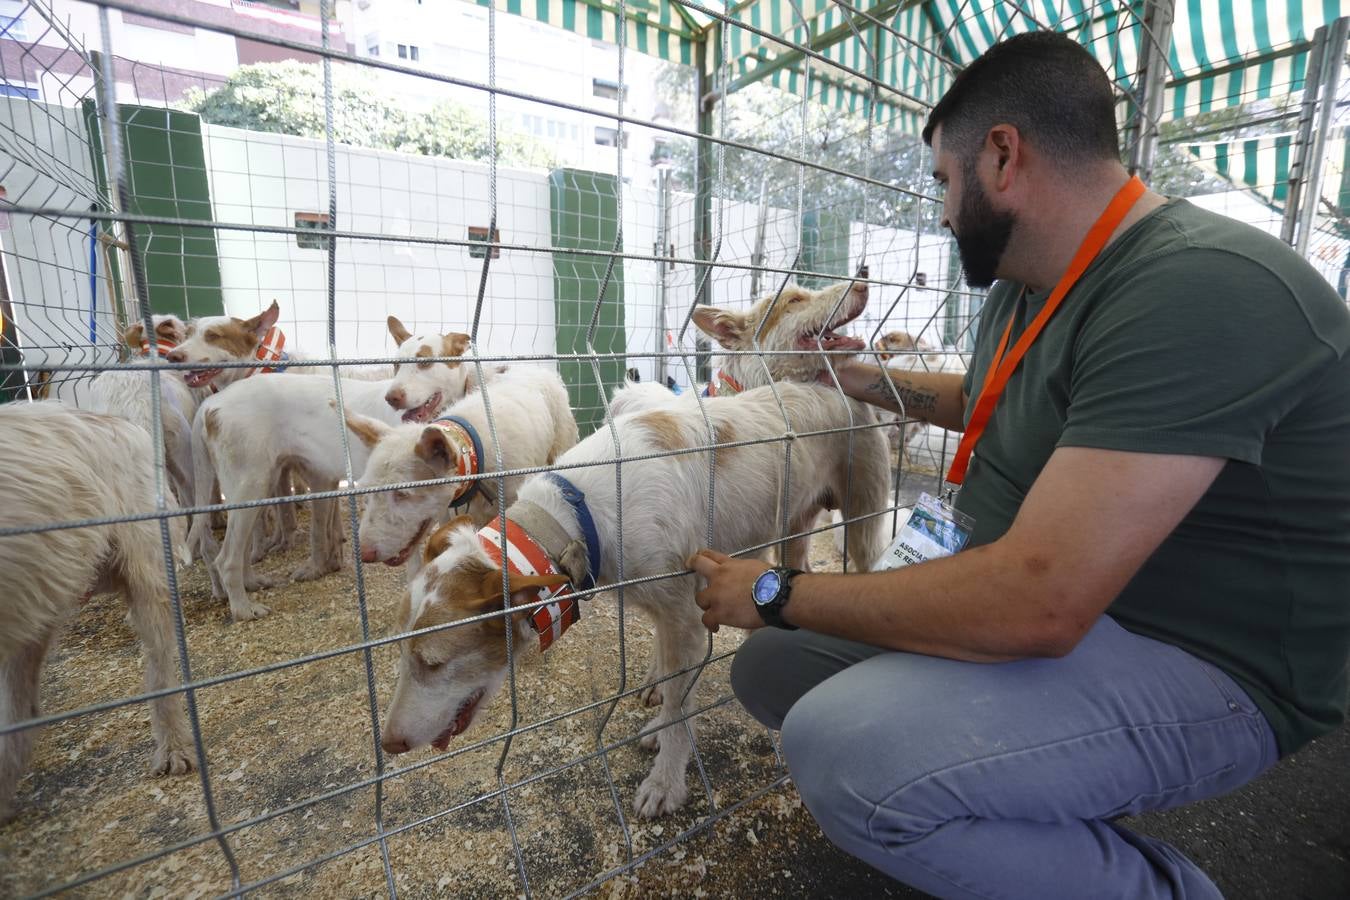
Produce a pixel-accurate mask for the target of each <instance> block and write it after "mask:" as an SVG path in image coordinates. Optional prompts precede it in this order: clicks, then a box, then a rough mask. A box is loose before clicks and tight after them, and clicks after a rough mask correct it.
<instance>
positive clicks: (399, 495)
mask: <svg viewBox="0 0 1350 900" xmlns="http://www.w3.org/2000/svg"><path fill="white" fill-rule="evenodd" d="M410 497H412V494H410V493H408V492H407V491H394V500H395V501H396V502H398V503H402V502H403V501H404V500H407V499H409V498H410Z"/></svg>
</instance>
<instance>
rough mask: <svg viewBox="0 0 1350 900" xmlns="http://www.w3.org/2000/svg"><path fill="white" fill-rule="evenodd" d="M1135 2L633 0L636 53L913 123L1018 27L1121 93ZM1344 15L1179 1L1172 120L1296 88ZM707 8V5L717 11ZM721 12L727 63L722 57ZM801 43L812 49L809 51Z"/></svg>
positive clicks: (1139, 9) (599, 19) (573, 18)
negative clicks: (697, 62)
mask: <svg viewBox="0 0 1350 900" xmlns="http://www.w3.org/2000/svg"><path fill="white" fill-rule="evenodd" d="M477 2H478V3H479V5H481V6H487V5H489V4H490V3H495V4H496V7H497V9H499V10H501V11H503V12H506V13H510V14H512V15H518V16H524V17H526V18H530V19H535V20H536V21H539V22H545V23H548V24H550V25H555V26H557V27H559V28H564V29H567V30H568V31H572V32H575V33H576V34H581V35H585V36H586V37H588V38H592V39H594V40H602V41H609V42H612V43H617V42H618V40H619V27H620V26H619V6H618V4H617V3H614V2H607V0H477ZM1144 10H1145V4H1144V3H1143V2H1142V0H1121V2H1111V0H1104V2H1085V0H1017V2H994V0H842V2H835V0H795V2H787V0H742V2H739V3H726V2H722V0H706V2H704V3H701V4H700V3H694V4H692V5H690V4H682V3H678V2H673V0H630V2H628V3H627V4H626V7H625V19H626V21H625V23H624V28H623V31H624V38H625V42H626V44H627V47H628V48H629V49H630V50H636V51H637V52H639V53H645V54H650V55H652V56H656V57H659V58H660V59H664V60H668V61H670V62H677V63H682V64H684V65H692V64H693V61H694V47H695V45H696V44H698V43H700V42H706V43H707V44H708V50H709V53H708V59H709V66H710V67H712V68H713V70H714V71H715V72H722V71H724V68H723V64H724V62H725V63H726V69H729V71H730V78H731V84H730V86H729V87H730V88H731V89H732V90H734V89H736V88H738V87H742V86H744V85H746V84H749V83H751V82H753V81H759V80H764V79H768V80H770V81H771V82H772V83H773V84H775V85H777V86H778V87H780V88H782V89H784V90H788V91H791V92H793V93H796V94H798V95H803V94H805V95H808V96H810V97H812V98H813V99H816V100H819V101H820V102H822V103H826V104H829V105H831V106H833V107H835V108H838V109H849V110H852V111H854V112H858V113H863V112H866V111H867V110H868V107H869V95H870V93H871V86H870V83H869V81H868V78H869V77H875V78H876V79H877V80H878V81H879V86H878V88H877V92H876V96H875V97H873V98H871V103H870V106H871V111H872V114H873V116H874V117H875V118H876V120H877V121H882V122H885V123H887V124H889V125H899V126H900V127H903V128H906V129H909V130H913V129H915V128H916V127H917V126H918V125H919V124H920V123H921V122H922V120H923V117H924V115H925V113H926V109H927V108H928V107H929V106H931V105H932V104H933V103H934V102H936V101H937V99H938V98H939V97H941V96H942V93H943V92H944V91H945V90H946V89H947V86H948V85H949V84H950V81H951V77H952V75H953V74H954V73H955V72H956V71H958V70H959V69H960V68H961V67H963V66H965V65H967V64H969V63H970V62H971V61H972V60H973V59H975V58H976V57H977V56H979V55H980V54H981V53H983V52H984V51H985V50H986V49H988V48H989V47H990V46H991V45H992V44H994V43H995V42H997V41H999V40H1001V39H1002V38H1004V37H1008V36H1010V35H1013V34H1018V33H1020V32H1024V31H1030V30H1034V29H1037V28H1051V29H1055V30H1058V31H1062V32H1064V33H1066V34H1069V35H1071V36H1073V37H1074V38H1076V39H1077V40H1078V41H1080V42H1081V43H1082V44H1084V45H1085V46H1087V47H1088V48H1089V49H1090V50H1091V51H1092V52H1093V53H1094V54H1095V55H1096V56H1097V58H1098V59H1099V60H1100V61H1101V62H1102V64H1103V65H1104V66H1105V67H1106V69H1107V71H1108V72H1110V73H1112V75H1113V77H1114V78H1115V81H1116V83H1117V85H1118V86H1119V87H1120V89H1121V91H1122V94H1129V93H1130V92H1132V91H1134V90H1135V89H1136V87H1137V86H1136V85H1135V73H1136V71H1137V70H1138V63H1139V56H1140V50H1141V48H1142V47H1144V46H1146V44H1145V41H1146V40H1148V39H1150V37H1149V35H1151V32H1149V31H1146V30H1145V28H1144V25H1143V21H1142V18H1143V15H1144ZM1348 12H1350V0H1235V2H1229V0H1177V2H1176V6H1175V21H1174V23H1173V27H1172V34H1171V40H1170V42H1169V46H1168V48H1167V61H1168V66H1169V72H1168V78H1167V96H1166V103H1165V110H1164V117H1165V118H1166V119H1176V118H1183V117H1186V116H1189V115H1193V114H1195V113H1198V112H1206V111H1209V110H1214V109H1222V108H1224V107H1228V106H1233V105H1236V104H1238V103H1242V102H1247V101H1251V100H1258V99H1266V98H1270V97H1275V96H1279V95H1282V94H1288V93H1291V92H1295V91H1299V90H1301V89H1302V86H1303V75H1304V71H1305V69H1306V68H1307V57H1308V47H1309V42H1310V40H1311V38H1312V35H1313V32H1314V31H1316V29H1317V28H1318V27H1320V26H1321V25H1324V24H1326V23H1329V22H1331V21H1333V20H1335V19H1337V18H1339V17H1340V16H1342V15H1346V14H1347V13H1348ZM714 14H715V15H714ZM718 16H725V17H726V18H727V19H729V20H730V21H731V22H732V23H735V24H734V25H731V26H729V27H728V29H727V31H728V33H727V39H726V41H725V43H726V45H727V47H728V55H729V57H730V59H729V60H727V61H724V60H722V58H721V49H722V45H723V41H722V36H721V33H720V29H721V28H722V26H723V21H722V19H720V18H718ZM804 51H809V52H804Z"/></svg>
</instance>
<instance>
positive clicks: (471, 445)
mask: <svg viewBox="0 0 1350 900" xmlns="http://www.w3.org/2000/svg"><path fill="white" fill-rule="evenodd" d="M485 400H486V402H487V403H490V405H491V408H492V424H493V425H494V426H495V431H494V429H493V428H492V427H489V424H488V416H487V407H486V406H485ZM347 425H348V427H349V428H351V430H352V433H353V434H355V435H356V436H357V437H358V438H359V439H360V440H361V441H362V442H364V443H365V445H366V446H367V447H369V448H370V459H369V461H368V462H367V463H366V468H365V472H364V473H362V475H361V482H360V483H361V487H363V488H369V487H378V486H381V485H390V484H403V483H408V482H416V481H426V480H431V479H442V478H446V477H448V476H454V475H476V474H482V473H487V472H495V471H498V469H497V467H496V459H497V450H498V448H499V447H500V449H501V456H502V466H503V469H505V470H511V469H524V468H534V467H537V466H546V465H550V464H552V463H553V461H554V460H555V459H557V458H558V457H559V456H561V455H562V454H563V453H564V452H565V451H567V450H570V449H571V448H572V447H573V446H574V445H575V444H576V442H577V423H576V419H574V418H573V417H572V410H571V409H570V408H569V407H568V401H567V387H566V386H565V385H564V384H563V382H562V379H561V378H559V377H558V375H557V373H555V372H553V371H552V370H550V369H543V368H535V367H532V366H518V367H516V368H513V369H511V371H510V372H508V373H507V374H505V375H501V376H499V377H496V378H494V379H493V380H492V381H491V383H490V384H489V385H488V386H487V387H485V388H483V389H482V390H479V391H475V392H473V393H472V394H469V395H468V396H466V397H465V398H464V399H462V400H460V401H459V402H458V403H456V404H454V405H453V406H450V407H449V408H447V409H446V410H445V411H444V412H443V413H442V414H441V416H440V417H439V418H438V419H437V420H435V421H433V422H427V423H426V424H418V423H413V424H405V425H399V426H397V427H393V428H391V427H389V426H388V425H385V424H384V423H383V422H381V421H379V420H378V419H371V418H368V417H366V416H361V415H357V414H354V413H348V414H347ZM494 434H495V437H496V439H495V440H494ZM524 480H525V476H523V475H513V476H510V477H507V478H505V479H501V480H500V482H499V481H498V480H497V479H480V480H478V481H462V482H458V483H456V482H444V483H441V484H434V485H428V486H425V487H420V488H404V489H400V490H396V491H381V492H378V493H373V494H367V495H366V498H365V510H364V512H363V513H362V515H361V559H362V561H364V562H368V563H373V562H377V561H383V562H384V563H385V564H386V565H390V566H398V565H402V564H403V563H404V562H407V563H408V564H409V569H408V575H409V578H410V579H411V577H412V576H414V575H416V574H417V571H418V569H420V568H421V564H422V555H421V554H420V553H417V552H416V550H417V549H418V547H417V545H418V544H419V543H421V541H422V538H423V537H425V536H426V534H427V532H428V530H430V529H431V528H432V527H433V526H436V525H439V524H440V523H441V522H443V521H445V519H446V518H447V514H446V511H447V509H448V508H449V506H450V505H451V504H454V505H455V506H457V507H460V508H461V510H462V511H463V512H466V513H467V514H468V515H469V517H470V518H471V519H472V520H473V521H474V523H475V524H477V525H484V524H486V523H487V522H488V520H490V519H491V518H492V517H493V516H495V515H496V514H497V487H498V484H499V483H500V484H501V486H502V488H503V489H504V491H505V493H506V503H507V505H510V504H511V503H514V502H515V499H516V492H517V490H518V489H519V488H520V485H521V483H522V482H523V481H524Z"/></svg>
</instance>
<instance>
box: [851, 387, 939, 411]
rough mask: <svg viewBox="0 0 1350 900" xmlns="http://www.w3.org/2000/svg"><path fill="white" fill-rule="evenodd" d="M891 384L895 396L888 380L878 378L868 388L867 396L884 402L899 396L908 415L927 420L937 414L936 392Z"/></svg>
mask: <svg viewBox="0 0 1350 900" xmlns="http://www.w3.org/2000/svg"><path fill="white" fill-rule="evenodd" d="M891 384H894V385H895V393H894V394H893V393H891V388H890V385H888V384H887V383H886V379H884V378H878V379H877V380H876V381H874V382H872V383H871V384H869V385H868V386H867V388H866V391H867V394H868V395H869V396H873V397H877V398H879V399H884V400H894V399H895V395H896V394H899V395H900V402H901V403H903V404H904V407H905V414H906V415H911V416H919V417H921V418H927V417H928V416H930V415H932V414H933V413H935V412H937V401H938V395H937V392H936V391H931V390H926V389H923V388H915V387H910V386H909V385H905V384H896V383H895V382H894V381H892V382H891Z"/></svg>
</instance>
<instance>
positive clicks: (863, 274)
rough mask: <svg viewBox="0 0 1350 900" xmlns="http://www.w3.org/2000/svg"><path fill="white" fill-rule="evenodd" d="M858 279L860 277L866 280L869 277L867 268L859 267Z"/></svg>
mask: <svg viewBox="0 0 1350 900" xmlns="http://www.w3.org/2000/svg"><path fill="white" fill-rule="evenodd" d="M858 277H859V278H866V277H867V266H859V267H858Z"/></svg>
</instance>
